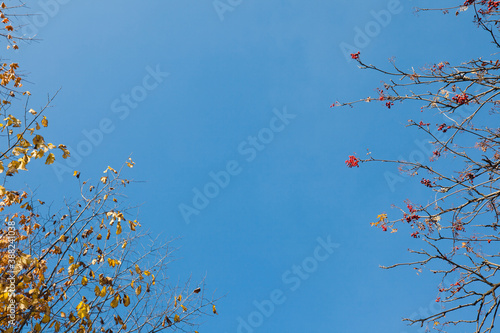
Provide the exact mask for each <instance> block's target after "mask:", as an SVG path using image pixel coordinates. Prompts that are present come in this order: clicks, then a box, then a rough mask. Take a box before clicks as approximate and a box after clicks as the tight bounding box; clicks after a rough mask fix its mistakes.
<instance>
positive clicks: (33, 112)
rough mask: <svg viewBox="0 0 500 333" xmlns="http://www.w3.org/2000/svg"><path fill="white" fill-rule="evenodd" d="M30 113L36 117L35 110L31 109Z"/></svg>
mask: <svg viewBox="0 0 500 333" xmlns="http://www.w3.org/2000/svg"><path fill="white" fill-rule="evenodd" d="M29 113H31V114H32V115H35V114H36V113H37V112H36V111H35V110H33V109H30V110H29Z"/></svg>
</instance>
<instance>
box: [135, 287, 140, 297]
mask: <svg viewBox="0 0 500 333" xmlns="http://www.w3.org/2000/svg"><path fill="white" fill-rule="evenodd" d="M140 293H141V286H140V285H139V286H138V287H137V288H135V294H136V295H137V296H139V294H140Z"/></svg>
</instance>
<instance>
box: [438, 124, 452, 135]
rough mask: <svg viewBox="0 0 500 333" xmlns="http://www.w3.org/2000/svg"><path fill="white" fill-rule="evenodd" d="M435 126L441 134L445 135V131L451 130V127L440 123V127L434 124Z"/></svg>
mask: <svg viewBox="0 0 500 333" xmlns="http://www.w3.org/2000/svg"><path fill="white" fill-rule="evenodd" d="M436 126H439V127H438V131H443V133H446V131H448V130H449V129H450V128H451V126H446V124H445V123H442V124H441V125H439V124H436Z"/></svg>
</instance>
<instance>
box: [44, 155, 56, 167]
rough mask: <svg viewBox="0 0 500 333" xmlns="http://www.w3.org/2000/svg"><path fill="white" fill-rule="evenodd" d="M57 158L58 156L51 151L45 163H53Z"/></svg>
mask: <svg viewBox="0 0 500 333" xmlns="http://www.w3.org/2000/svg"><path fill="white" fill-rule="evenodd" d="M55 160H56V157H55V156H54V154H52V153H50V154H49V156H47V160H46V161H45V164H47V165H48V164H52V163H54V161H55Z"/></svg>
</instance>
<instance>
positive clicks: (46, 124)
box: [42, 116, 49, 127]
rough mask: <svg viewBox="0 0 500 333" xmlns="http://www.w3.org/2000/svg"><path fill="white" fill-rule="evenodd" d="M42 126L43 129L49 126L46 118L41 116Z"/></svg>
mask: <svg viewBox="0 0 500 333" xmlns="http://www.w3.org/2000/svg"><path fill="white" fill-rule="evenodd" d="M42 126H43V127H47V126H49V121H48V120H47V117H45V116H43V119H42Z"/></svg>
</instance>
